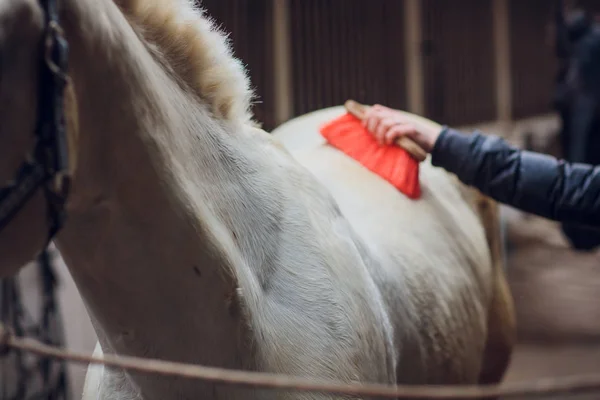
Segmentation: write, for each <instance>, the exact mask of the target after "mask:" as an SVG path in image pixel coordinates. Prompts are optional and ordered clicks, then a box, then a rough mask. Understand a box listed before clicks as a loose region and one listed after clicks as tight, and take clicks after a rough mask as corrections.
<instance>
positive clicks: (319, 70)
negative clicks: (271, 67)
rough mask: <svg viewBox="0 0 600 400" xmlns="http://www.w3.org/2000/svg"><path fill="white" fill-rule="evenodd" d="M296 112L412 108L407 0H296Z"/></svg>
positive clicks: (293, 10) (293, 1)
mask: <svg viewBox="0 0 600 400" xmlns="http://www.w3.org/2000/svg"><path fill="white" fill-rule="evenodd" d="M290 6H291V13H292V14H291V21H292V26H291V42H292V43H291V46H292V68H293V71H292V77H293V79H292V81H293V93H294V101H293V104H294V109H293V113H294V115H295V116H297V115H301V114H305V113H307V112H310V111H313V110H317V109H321V108H325V107H330V106H335V105H339V104H342V103H343V102H344V101H345V100H347V99H348V98H353V99H355V100H358V101H360V102H363V103H367V104H373V103H382V104H386V105H389V106H392V107H398V108H405V107H406V94H405V92H406V85H405V63H404V28H403V26H402V21H403V11H404V1H403V0H371V1H369V2H366V1H364V0H290Z"/></svg>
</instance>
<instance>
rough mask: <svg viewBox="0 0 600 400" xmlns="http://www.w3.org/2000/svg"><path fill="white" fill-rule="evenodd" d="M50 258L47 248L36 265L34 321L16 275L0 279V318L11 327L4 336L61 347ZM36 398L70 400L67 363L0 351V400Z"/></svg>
mask: <svg viewBox="0 0 600 400" xmlns="http://www.w3.org/2000/svg"><path fill="white" fill-rule="evenodd" d="M51 256H52V253H51V251H50V250H49V249H46V250H44V251H43V252H42V254H41V255H40V257H39V258H38V260H37V263H36V264H37V265H36V266H37V272H38V274H39V278H40V279H39V280H40V281H41V284H40V295H41V304H40V310H39V315H40V316H39V318H38V320H37V321H36V318H34V317H33V316H32V313H30V312H29V310H27V309H26V307H25V306H24V304H23V298H22V293H21V285H20V281H19V276H18V275H15V276H12V277H8V278H5V279H2V280H0V319H1V321H2V323H3V324H4V325H5V326H10V327H12V331H6V332H4V333H3V335H7V334H15V335H16V336H28V337H32V338H36V339H37V340H38V341H39V342H41V343H44V344H47V345H55V346H62V345H63V343H64V333H63V325H62V320H61V316H60V312H59V311H60V310H59V306H58V302H57V300H56V291H55V289H56V284H57V281H56V276H55V273H54V270H53V267H52V257H51ZM38 399H40V400H41V399H48V400H69V399H70V393H69V390H68V380H67V373H66V363H65V362H64V361H59V362H57V360H53V359H51V358H49V357H46V356H43V355H36V354H32V353H28V352H26V351H23V350H21V349H8V348H0V400H38Z"/></svg>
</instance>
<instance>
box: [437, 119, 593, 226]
mask: <svg viewBox="0 0 600 400" xmlns="http://www.w3.org/2000/svg"><path fill="white" fill-rule="evenodd" d="M432 163H433V165H435V166H439V167H442V168H444V169H446V170H447V171H449V172H452V173H454V174H456V176H457V177H458V178H459V179H460V180H461V181H462V182H464V183H465V184H467V185H470V186H473V187H476V188H477V189H479V190H480V191H481V192H482V193H484V194H486V195H487V196H490V197H491V198H493V199H495V200H497V201H499V202H501V203H504V204H507V205H510V206H513V207H515V208H518V209H521V210H523V211H526V212H529V213H532V214H537V215H539V216H542V217H545V218H549V219H553V220H556V221H561V222H572V223H577V224H582V225H587V226H594V227H599V228H600V167H593V166H590V165H586V164H570V163H567V162H565V161H562V160H557V159H556V158H554V157H550V156H547V155H543V154H539V153H533V152H529V151H523V150H519V149H517V148H515V147H512V146H511V145H509V144H508V143H507V142H505V141H504V140H502V139H501V138H499V137H497V136H492V135H483V134H481V133H479V132H474V133H472V134H470V135H467V134H464V133H461V132H458V131H456V130H453V129H450V128H447V127H445V128H444V129H443V131H442V133H441V135H440V136H439V138H438V140H437V141H436V144H435V146H434V149H433V151H432Z"/></svg>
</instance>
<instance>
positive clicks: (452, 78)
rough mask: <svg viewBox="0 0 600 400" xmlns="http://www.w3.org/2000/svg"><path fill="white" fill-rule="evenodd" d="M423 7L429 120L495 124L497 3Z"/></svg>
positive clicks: (428, 1) (441, 1) (429, 2)
mask: <svg viewBox="0 0 600 400" xmlns="http://www.w3.org/2000/svg"><path fill="white" fill-rule="evenodd" d="M524 1H527V0H524ZM422 4H423V9H422V14H423V22H422V23H423V52H424V59H423V67H424V84H425V113H426V116H427V117H428V118H431V119H433V120H436V121H443V122H444V123H446V124H453V125H461V124H469V123H477V122H483V121H490V120H494V119H495V118H496V86H495V60H494V48H493V45H494V40H493V25H492V18H493V15H492V1H491V0H460V1H457V0H423V1H422Z"/></svg>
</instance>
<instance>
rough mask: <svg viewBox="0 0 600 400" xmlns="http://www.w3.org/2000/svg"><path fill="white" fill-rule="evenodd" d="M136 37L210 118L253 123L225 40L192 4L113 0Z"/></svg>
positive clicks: (239, 69) (242, 74)
mask: <svg viewBox="0 0 600 400" xmlns="http://www.w3.org/2000/svg"><path fill="white" fill-rule="evenodd" d="M115 3H116V4H117V5H118V6H119V8H120V9H121V11H122V12H123V13H124V15H125V17H126V18H127V19H128V21H129V23H130V24H131V25H132V27H133V28H134V29H136V31H137V32H138V34H140V35H141V37H142V38H143V39H144V40H145V41H146V42H147V43H148V44H149V45H151V46H153V47H154V48H155V50H157V51H158V52H159V53H160V55H161V58H162V59H163V62H166V64H167V65H168V66H169V67H170V69H172V71H173V73H174V74H175V75H176V77H177V78H178V80H179V81H181V82H183V83H184V84H185V85H187V86H188V87H189V88H190V89H191V90H192V91H193V92H194V93H195V94H196V95H197V96H198V97H199V98H200V99H201V100H202V101H204V102H206V103H208V106H209V107H210V109H211V111H212V112H213V114H214V115H215V117H217V118H220V119H224V120H229V121H238V122H253V121H251V120H252V113H251V111H250V109H251V102H252V100H253V96H254V93H253V91H252V90H251V88H250V80H249V78H248V76H247V74H246V70H245V68H244V66H243V65H242V63H241V62H240V61H239V60H238V59H237V58H235V57H234V56H233V52H232V49H231V46H230V43H229V39H228V37H227V36H226V35H225V34H224V33H223V32H222V31H220V30H219V29H218V28H217V26H216V24H215V22H214V21H213V19H211V18H209V17H208V16H207V15H206V12H205V10H203V9H201V8H199V7H198V6H196V5H195V4H194V1H193V0H115Z"/></svg>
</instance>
